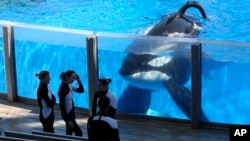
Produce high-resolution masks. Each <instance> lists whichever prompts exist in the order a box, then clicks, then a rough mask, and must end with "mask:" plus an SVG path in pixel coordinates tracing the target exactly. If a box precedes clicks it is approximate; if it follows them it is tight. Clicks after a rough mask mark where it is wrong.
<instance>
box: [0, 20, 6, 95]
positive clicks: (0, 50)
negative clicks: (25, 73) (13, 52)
mask: <svg viewBox="0 0 250 141" xmlns="http://www.w3.org/2000/svg"><path fill="white" fill-rule="evenodd" d="M3 25H4V23H2V22H1V21H0V27H1V29H0V40H1V42H0V68H1V69H0V78H1V79H0V93H3V94H7V83H6V69H5V59H4V44H3Z"/></svg>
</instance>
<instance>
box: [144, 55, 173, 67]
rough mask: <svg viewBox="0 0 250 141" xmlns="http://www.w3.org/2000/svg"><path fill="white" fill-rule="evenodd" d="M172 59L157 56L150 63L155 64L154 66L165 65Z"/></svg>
mask: <svg viewBox="0 0 250 141" xmlns="http://www.w3.org/2000/svg"><path fill="white" fill-rule="evenodd" d="M170 61H171V58H167V57H157V58H155V59H153V60H151V61H149V62H148V64H149V65H150V66H153V67H160V66H163V65H165V64H167V63H169V62H170Z"/></svg>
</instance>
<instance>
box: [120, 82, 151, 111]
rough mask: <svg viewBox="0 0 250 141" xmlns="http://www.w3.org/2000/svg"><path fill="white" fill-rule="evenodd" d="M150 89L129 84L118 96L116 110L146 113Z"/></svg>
mask: <svg viewBox="0 0 250 141" xmlns="http://www.w3.org/2000/svg"><path fill="white" fill-rule="evenodd" d="M151 92H152V91H151V90H146V89H141V88H138V87H135V86H133V85H131V84H129V85H128V86H127V87H126V89H125V90H124V91H123V93H122V95H121V97H120V98H119V101H118V105H117V111H118V112H120V113H135V114H146V113H147V111H148V109H149V107H150V103H151Z"/></svg>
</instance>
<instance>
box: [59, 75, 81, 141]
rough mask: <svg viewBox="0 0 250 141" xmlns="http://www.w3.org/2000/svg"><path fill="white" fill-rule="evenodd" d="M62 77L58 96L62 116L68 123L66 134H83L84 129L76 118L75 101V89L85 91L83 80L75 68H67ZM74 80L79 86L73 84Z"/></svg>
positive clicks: (78, 91)
mask: <svg viewBox="0 0 250 141" xmlns="http://www.w3.org/2000/svg"><path fill="white" fill-rule="evenodd" d="M60 78H61V80H62V82H61V85H60V87H59V90H58V96H59V102H60V109H61V116H62V119H63V120H64V121H65V123H66V135H72V134H73V133H75V135H76V136H82V135H83V133H82V130H81V128H80V127H79V126H78V124H77V123H76V120H75V118H76V117H75V111H74V101H73V91H74V92H77V93H83V92H84V88H83V85H82V82H81V80H80V77H79V76H78V75H77V74H76V73H75V72H74V71H73V70H67V71H66V72H63V73H61V75H60ZM74 80H76V81H77V83H78V86H79V87H78V88H77V87H74V86H73V85H72V83H73V82H74Z"/></svg>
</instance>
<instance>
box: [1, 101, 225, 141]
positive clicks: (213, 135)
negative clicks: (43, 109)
mask: <svg viewBox="0 0 250 141" xmlns="http://www.w3.org/2000/svg"><path fill="white" fill-rule="evenodd" d="M0 111H1V112H0V118H1V119H0V129H1V135H2V136H4V131H5V130H11V131H18V132H25V133H31V131H32V130H39V131H42V127H41V123H40V122H39V119H38V113H39V108H38V107H37V106H36V105H34V104H24V103H21V102H8V101H7V100H6V99H0ZM76 117H77V122H78V124H79V125H80V127H81V129H82V131H83V133H84V137H87V130H86V124H87V119H88V115H86V114H81V113H76ZM117 120H118V124H119V132H120V138H121V141H167V140H169V141H229V131H228V130H227V129H212V128H200V129H192V128H191V127H190V126H185V125H181V124H173V123H171V122H167V121H163V120H155V119H154V120H145V119H141V120H138V119H136V120H134V119H133V118H126V119H125V118H124V119H123V118H121V119H119V118H118V119H117ZM54 127H55V133H57V134H62V135H64V134H65V124H64V121H63V120H62V119H61V116H60V111H59V110H58V109H55V124H54Z"/></svg>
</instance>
